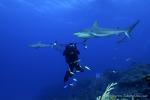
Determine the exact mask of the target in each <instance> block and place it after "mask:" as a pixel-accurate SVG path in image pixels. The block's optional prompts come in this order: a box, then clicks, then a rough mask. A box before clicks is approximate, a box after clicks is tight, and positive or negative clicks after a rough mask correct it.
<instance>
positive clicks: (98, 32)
mask: <svg viewBox="0 0 150 100" xmlns="http://www.w3.org/2000/svg"><path fill="white" fill-rule="evenodd" d="M138 23H139V20H137V21H136V22H135V23H133V24H132V25H130V26H129V27H128V28H126V29H120V28H114V29H109V28H101V27H99V24H98V21H95V23H94V24H93V25H92V27H91V28H89V29H86V30H84V31H81V32H76V33H74V35H75V36H77V37H78V38H81V39H84V40H88V39H91V38H98V37H109V36H113V35H120V34H125V36H126V37H128V38H130V33H131V32H132V31H133V29H134V28H135V27H136V26H137V25H138Z"/></svg>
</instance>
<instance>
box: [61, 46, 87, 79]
mask: <svg viewBox="0 0 150 100" xmlns="http://www.w3.org/2000/svg"><path fill="white" fill-rule="evenodd" d="M79 54H80V52H79V50H78V49H77V46H76V44H75V43H70V44H68V45H67V46H66V47H65V50H64V52H63V55H64V56H65V59H66V62H67V64H68V66H69V70H67V71H66V74H65V77H64V82H66V81H68V80H69V77H72V76H73V74H71V72H72V73H73V72H74V68H75V69H76V70H77V71H80V72H83V71H84V70H83V69H82V68H81V67H80V65H79V57H78V55H79Z"/></svg>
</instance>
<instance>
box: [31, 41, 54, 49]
mask: <svg viewBox="0 0 150 100" xmlns="http://www.w3.org/2000/svg"><path fill="white" fill-rule="evenodd" d="M50 46H51V45H49V44H44V43H42V42H41V41H39V42H38V43H36V44H31V45H29V47H31V48H35V49H39V48H46V47H50Z"/></svg>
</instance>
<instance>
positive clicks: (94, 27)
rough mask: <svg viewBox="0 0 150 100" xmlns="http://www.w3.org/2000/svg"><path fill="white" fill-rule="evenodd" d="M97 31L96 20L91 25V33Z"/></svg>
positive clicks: (97, 23)
mask: <svg viewBox="0 0 150 100" xmlns="http://www.w3.org/2000/svg"><path fill="white" fill-rule="evenodd" d="M97 30H99V22H98V21H97V20H96V21H95V22H94V23H93V25H92V28H91V31H97Z"/></svg>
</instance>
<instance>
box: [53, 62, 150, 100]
mask: <svg viewBox="0 0 150 100" xmlns="http://www.w3.org/2000/svg"><path fill="white" fill-rule="evenodd" d="M149 80H150V64H136V65H134V66H132V67H130V68H129V69H128V70H125V71H114V70H107V71H106V72H104V73H103V75H102V76H101V77H100V78H95V77H94V78H88V79H84V80H82V81H79V82H78V84H77V85H76V86H75V87H71V88H70V89H68V91H67V92H65V93H64V94H61V96H58V95H57V97H55V99H51V100H96V97H99V96H100V95H101V96H104V95H105V94H107V93H108V94H107V96H108V95H112V96H115V99H114V98H113V99H102V98H101V99H100V97H99V98H97V100H131V99H132V100H150V85H149V83H150V81H149ZM112 82H117V83H118V84H117V86H116V87H115V89H114V90H113V91H111V94H110V92H107V89H108V88H109V87H107V85H108V84H110V83H112ZM106 87H107V89H106ZM105 89H106V91H105ZM110 89H113V88H111V85H110ZM63 91H64V90H63ZM104 91H105V92H104ZM106 92H107V93H106ZM60 98H61V99H60Z"/></svg>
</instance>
